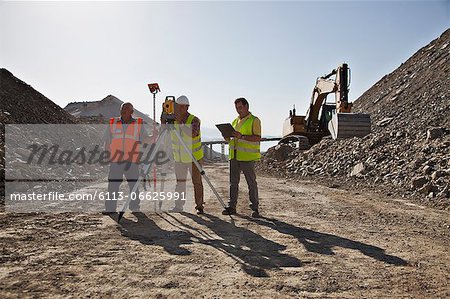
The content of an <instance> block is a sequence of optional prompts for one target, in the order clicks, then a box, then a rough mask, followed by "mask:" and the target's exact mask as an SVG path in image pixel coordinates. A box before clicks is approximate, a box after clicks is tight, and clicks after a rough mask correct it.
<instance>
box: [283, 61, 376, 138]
mask: <svg viewBox="0 0 450 299" xmlns="http://www.w3.org/2000/svg"><path fill="white" fill-rule="evenodd" d="M349 83H350V68H349V67H348V65H347V64H346V63H343V64H341V65H339V66H338V67H337V68H336V69H333V70H332V71H331V73H329V74H326V75H324V76H322V77H319V78H317V80H316V85H315V86H314V89H313V92H312V96H311V103H310V106H309V109H308V111H307V113H306V116H302V115H296V114H295V106H294V109H293V110H290V111H289V117H288V118H287V119H286V120H285V122H284V125H283V138H282V139H281V141H280V144H283V143H289V142H292V141H297V140H301V139H305V137H306V138H307V140H306V141H307V143H309V145H314V144H316V143H318V142H319V141H320V140H321V139H322V138H323V137H325V136H329V135H331V137H332V138H333V139H338V138H350V137H363V136H365V135H367V134H369V133H370V130H371V128H370V115H369V114H365V113H352V112H351V111H352V106H353V104H352V103H350V102H349V101H348V92H349ZM331 93H334V95H335V101H334V102H333V103H327V102H326V98H327V96H328V95H329V94H331Z"/></svg>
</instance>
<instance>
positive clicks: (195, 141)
mask: <svg viewBox="0 0 450 299" xmlns="http://www.w3.org/2000/svg"><path fill="white" fill-rule="evenodd" d="M194 118H195V116H194V115H192V114H189V116H188V118H187V120H186V123H185V125H187V126H188V127H189V128H190V127H191V125H192V121H193V120H194ZM174 127H175V130H177V131H178V132H179V133H180V135H181V137H182V138H183V141H184V144H186V146H187V148H188V149H189V150H190V151H191V152H192V155H193V156H194V158H195V159H196V160H197V161H198V160H200V159H202V158H203V146H202V140H201V133H200V131H199V132H198V136H196V137H192V136H189V135H188V134H186V133H184V131H183V130H181V128H180V125H179V123H178V122H177V121H175V125H174ZM170 135H171V139H172V149H173V158H174V160H175V162H183V163H192V158H191V155H190V154H189V153H187V152H186V150H185V149H184V147H183V145H182V144H181V143H180V142H179V140H178V138H177V135H176V134H175V133H173V132H171V133H170Z"/></svg>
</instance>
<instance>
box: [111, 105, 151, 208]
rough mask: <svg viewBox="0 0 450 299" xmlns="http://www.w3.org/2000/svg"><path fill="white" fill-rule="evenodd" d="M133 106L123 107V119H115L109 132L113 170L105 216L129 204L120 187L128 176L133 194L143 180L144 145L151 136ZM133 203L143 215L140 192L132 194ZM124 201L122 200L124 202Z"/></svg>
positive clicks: (133, 206)
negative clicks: (140, 178)
mask: <svg viewBox="0 0 450 299" xmlns="http://www.w3.org/2000/svg"><path fill="white" fill-rule="evenodd" d="M133 112H134V111H133V105H132V104H131V103H123V104H122V106H121V108H120V117H113V118H111V119H110V121H109V127H108V128H107V130H106V131H105V136H104V139H105V149H106V150H108V151H109V152H110V161H111V163H110V168H109V175H108V197H107V198H108V199H109V200H105V211H104V212H103V213H104V214H113V213H115V212H116V208H117V200H119V199H123V200H125V199H126V198H125V196H121V194H120V193H119V188H120V185H121V184H122V181H123V176H125V178H126V180H127V182H128V186H129V188H130V192H131V190H132V189H133V187H134V185H135V184H136V182H137V181H138V179H139V162H140V161H139V158H140V156H141V155H142V154H140V151H141V146H142V144H141V143H142V142H148V141H149V140H150V136H148V133H147V131H146V130H145V128H144V124H143V120H142V118H137V119H135V118H133V116H132V115H133ZM128 196H131V198H132V200H131V202H130V209H131V211H133V212H139V211H140V200H139V189H136V193H135V194H131V193H130V194H129V195H128ZM121 197H122V198H121Z"/></svg>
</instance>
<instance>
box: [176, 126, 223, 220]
mask: <svg viewBox="0 0 450 299" xmlns="http://www.w3.org/2000/svg"><path fill="white" fill-rule="evenodd" d="M173 131H175V134H176V135H177V138H178V140H179V141H180V143H181V145H182V146H183V148H184V150H185V151H186V153H188V154H189V155H190V157H191V159H192V161H193V162H194V164H195V166H196V167H197V169H198V171H200V174H201V175H202V177H204V178H205V180H206V182H207V183H208V185H209V187H210V188H211V190H212V192H213V193H214V195H215V196H216V198H217V200H218V201H219V203H220V204H221V205H222V207H223V208H224V209H225V208H226V206H225V203H224V202H223V200H222V198H221V197H220V195H219V193H218V192H217V190H216V188H214V186H213V184H211V181H210V180H209V178H208V176H207V175H206V173H205V171H204V170H203V168H202V166H201V165H200V163H198V161H197V159H195V157H194V155H193V154H192V152H191V150H190V149H189V148H188V147H187V145H186V144H185V143H184V140H183V137H181V135H180V133H179V132H178V131H177V130H173ZM230 217H231V215H230Z"/></svg>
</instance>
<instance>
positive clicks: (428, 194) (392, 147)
mask: <svg viewBox="0 0 450 299" xmlns="http://www.w3.org/2000/svg"><path fill="white" fill-rule="evenodd" d="M449 70H450V29H449V30H447V31H445V32H444V33H443V34H442V35H441V36H440V37H439V38H437V39H436V40H434V41H432V42H431V43H430V44H428V45H426V46H425V47H423V48H422V49H420V50H419V51H417V52H416V53H415V54H414V55H413V56H412V57H411V58H409V59H408V60H407V61H406V62H404V63H403V64H402V65H400V66H399V67H398V68H397V69H396V70H394V71H393V72H392V73H390V74H388V75H386V76H384V77H383V78H382V79H381V80H379V81H378V82H377V83H376V84H375V85H374V86H372V87H371V88H370V89H369V90H367V91H366V92H365V93H364V94H363V95H361V97H359V98H358V99H357V100H356V101H355V110H356V111H359V112H365V113H370V114H371V118H372V131H373V132H372V133H371V134H370V135H368V136H366V137H364V138H362V139H359V138H353V139H347V140H331V139H324V140H322V141H321V142H320V143H319V144H316V145H315V146H313V147H312V148H311V149H309V150H307V151H301V150H296V149H292V148H288V147H286V146H283V147H280V146H277V147H275V148H272V149H271V150H269V152H268V153H267V155H266V156H265V157H264V159H263V163H261V168H262V169H263V170H265V171H269V172H272V173H281V175H283V176H286V177H298V176H309V177H313V178H317V179H319V180H322V181H330V182H331V185H334V186H341V185H343V186H347V187H351V188H353V187H355V186H358V187H364V188H365V187H367V188H369V189H371V190H375V191H377V190H378V191H381V192H383V193H388V194H393V195H396V196H402V197H408V198H418V199H421V200H423V201H424V202H427V203H429V204H431V205H435V206H440V207H448V206H449V197H450V72H449Z"/></svg>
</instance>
